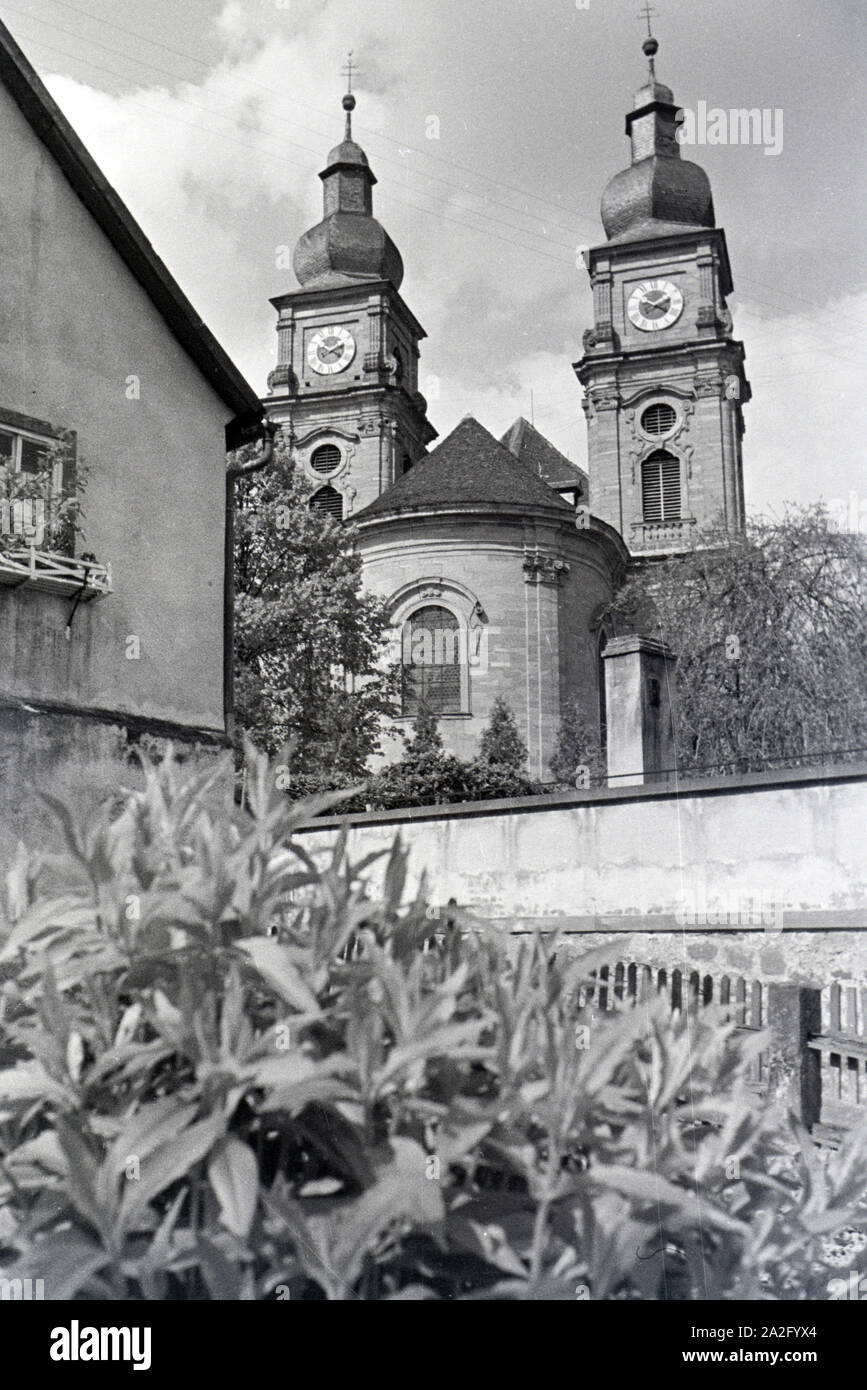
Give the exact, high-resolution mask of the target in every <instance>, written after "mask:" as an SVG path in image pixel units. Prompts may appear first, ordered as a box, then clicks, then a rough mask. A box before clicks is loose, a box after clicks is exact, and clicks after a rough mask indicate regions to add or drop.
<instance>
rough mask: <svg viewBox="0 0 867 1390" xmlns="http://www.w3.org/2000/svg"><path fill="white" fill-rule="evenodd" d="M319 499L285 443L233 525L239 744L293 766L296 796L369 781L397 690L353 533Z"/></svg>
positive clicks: (246, 487) (244, 493)
mask: <svg viewBox="0 0 867 1390" xmlns="http://www.w3.org/2000/svg"><path fill="white" fill-rule="evenodd" d="M252 452H253V451H252V450H244V451H241V452H240V457H241V458H242V459H243V457H244V455H245V454H246V455H248V456H249V455H250V454H252ZM312 491H313V488H312V486H311V485H310V484H309V483H308V482H307V480H306V479H305V478H303V477H302V476H301V475H300V474H299V473H298V472H297V470H296V468H295V466H294V462H293V460H292V457H291V455H290V453H289V450H288V448H287V447H286V446H285V444H284V443H283V442H282V441H278V443H277V446H276V449H275V458H274V461H273V463H272V464H271V465H269V466H268V467H267V468H266V469H264V470H263V471H262V472H261V473H255V474H252V475H251V476H249V477H247V478H243V479H241V480H240V481H239V483H238V484H237V507H236V518H235V596H236V597H235V705H236V715H237V721H238V725H239V733H240V732H246V733H247V734H248V735H249V736H250V738H251V739H252V740H253V742H254V743H255V744H256V745H257V746H258V747H259V748H261V749H262V750H263V751H265V752H267V753H269V754H270V755H272V756H274V755H277V754H279V753H281V751H282V752H283V758H282V760H281V761H282V764H283V765H284V766H285V765H286V758H287V757H288V759H289V762H288V775H284V787H285V789H286V790H287V791H292V792H293V793H294V794H296V795H297V794H299V793H305V792H308V791H313V790H316V789H319V788H324V787H334V786H347V785H350V784H351V783H353V782H357V781H361V780H362V779H363V777H364V776H365V768H366V763H367V759H368V758H369V757H370V756H371V754H373V753H375V752H376V751H377V750H378V746H379V735H380V730H381V720H382V718H383V717H387V716H388V715H390V714H392V713H393V712H394V704H393V697H394V691H395V681H396V676H395V672H394V670H393V668H392V667H389V666H388V665H387V662H386V644H387V630H388V627H389V615H388V610H387V607H386V604H385V603H384V602H383V601H382V600H380V599H377V598H375V597H374V596H372V595H370V594H366V593H364V592H363V591H362V587H361V560H360V557H359V556H358V554H357V552H356V550H355V548H354V540H355V533H354V531H353V529H352V527H350V526H346V525H341V524H340V523H338V522H336V521H334V520H333V519H332V518H330V517H327V516H324V515H322V514H320V513H318V512H315V511H312V510H311V509H310V507H309V498H310V495H311V493H312ZM287 746H288V747H289V748H290V750H291V751H290V752H289V753H288V754H287V753H286V751H285V750H286V749H287Z"/></svg>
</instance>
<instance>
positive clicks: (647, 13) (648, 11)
mask: <svg viewBox="0 0 867 1390" xmlns="http://www.w3.org/2000/svg"><path fill="white" fill-rule="evenodd" d="M657 13H658V11H657V10H655V9H654V8H653V6H652V5H651V4H650V0H644V9H643V10H641V12H640V13H639V15H638V18H639V19H646V20H647V37H648V38H649V39H652V38H653V34H652V33H651V29H650V21H651V18H652V17H653V16H654V15H655V14H657Z"/></svg>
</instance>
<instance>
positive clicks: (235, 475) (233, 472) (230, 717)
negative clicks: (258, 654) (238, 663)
mask: <svg viewBox="0 0 867 1390" xmlns="http://www.w3.org/2000/svg"><path fill="white" fill-rule="evenodd" d="M279 429H280V426H279V425H278V424H277V423H276V422H275V421H273V420H264V421H262V422H261V424H260V425H259V437H260V438H261V437H262V436H263V435H264V445H263V448H262V452H261V454H260V455H259V457H258V458H255V459H250V460H249V462H248V463H233V464H230V465H229V467H228V468H227V469H226V528H225V549H224V552H223V719H224V722H225V725H226V733H227V735H228V736H229V737H230V738H231V736H232V734H233V733H234V727H235V703H234V695H233V689H232V687H233V673H234V659H235V484H236V482H237V481H238V479H239V478H245V477H247V475H248V474H250V473H258V472H259V470H260V469H262V468H267V466H268V464H269V463H270V462H271V460H272V459H273V457H274V444H275V441H276V438H277V432H278V430H279Z"/></svg>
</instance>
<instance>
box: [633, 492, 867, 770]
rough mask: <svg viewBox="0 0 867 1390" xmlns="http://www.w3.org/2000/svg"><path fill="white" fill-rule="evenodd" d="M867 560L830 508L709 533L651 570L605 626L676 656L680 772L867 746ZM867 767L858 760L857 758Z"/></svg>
mask: <svg viewBox="0 0 867 1390" xmlns="http://www.w3.org/2000/svg"><path fill="white" fill-rule="evenodd" d="M865 578H867V551H865V546H864V540H863V537H861V536H860V535H854V534H846V533H841V532H838V531H836V530H835V529H833V528H832V527H831V526H830V525H829V522H828V517H827V515H826V513H825V512H824V510H823V508H822V507H821V506H814V507H809V508H795V507H789V508H787V510H786V512H785V513H784V515H783V517H782V518H781V519H779V520H772V519H767V518H758V519H756V520H753V521H751V522H750V523H749V525H748V527H747V531H746V534H745V535H744V536H743V537H740V538H737V537H736V538H734V539H733V538H732V537H730V536H729V537H727V538H725V541H723V538H721V537H720V536H719V535H714V534H707V535H705V536H703V537H701V538H700V540H699V543H698V544H697V545H696V547H695V548H694V549H693V550H691V551H690V552H689V553H688V554H686V555H681V556H676V557H673V558H671V559H666V560H661V561H656V562H653V563H652V565H647V566H645V567H643V568H642V570H641V571H639V572H638V573H637V574H635V575H634V576H633V577H632V578H631V579H630V581H629V582H628V583H627V584H626V586H625V587H624V589H623V590H621V592H620V594H619V595H618V597H617V599H616V600H615V603H614V606H613V608H612V610H611V612H610V614H609V617H610V618H611V621H612V622H613V623H614V624H615V625H616V627H617V628H618V629H619V630H620V631H624V630H632V631H635V630H643V631H650V632H652V633H653V634H654V635H656V636H659V637H661V638H662V639H663V640H664V641H666V642H668V643H669V645H670V646H671V647H672V649H673V650H674V652H675V653H676V655H677V658H678V661H677V667H676V672H677V698H678V714H677V724H676V728H677V740H678V762H679V765H680V767H681V769H682V770H693V771H697V770H699V769H701V768H707V769H708V770H710V769H713V770H715V771H728V772H735V771H741V772H743V771H750V770H757V769H761V768H763V767H767V766H769V765H771V766H780V765H790V766H791V765H796V764H799V763H815V762H819V761H823V760H825V759H827V758H829V757H831V758H841V757H845V756H847V755H851V753H852V750H856V751H857V750H863V749H864V748H865V746H867V695H865V688H864V667H865V660H867V612H865V603H864V599H865ZM862 755H863V754H862Z"/></svg>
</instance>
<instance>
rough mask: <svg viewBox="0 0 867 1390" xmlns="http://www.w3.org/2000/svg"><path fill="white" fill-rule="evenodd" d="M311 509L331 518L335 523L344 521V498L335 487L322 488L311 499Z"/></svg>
mask: <svg viewBox="0 0 867 1390" xmlns="http://www.w3.org/2000/svg"><path fill="white" fill-rule="evenodd" d="M310 509H311V511H314V512H321V513H322V514H323V515H324V516H331V517H333V518H334V520H335V521H342V520H343V497H342V496H341V494H340V493H339V492H338V491H337V489H336V488H333V487H321V488H320V489H319V491H318V492H314V494H313V496H312V497H311V498H310Z"/></svg>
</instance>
